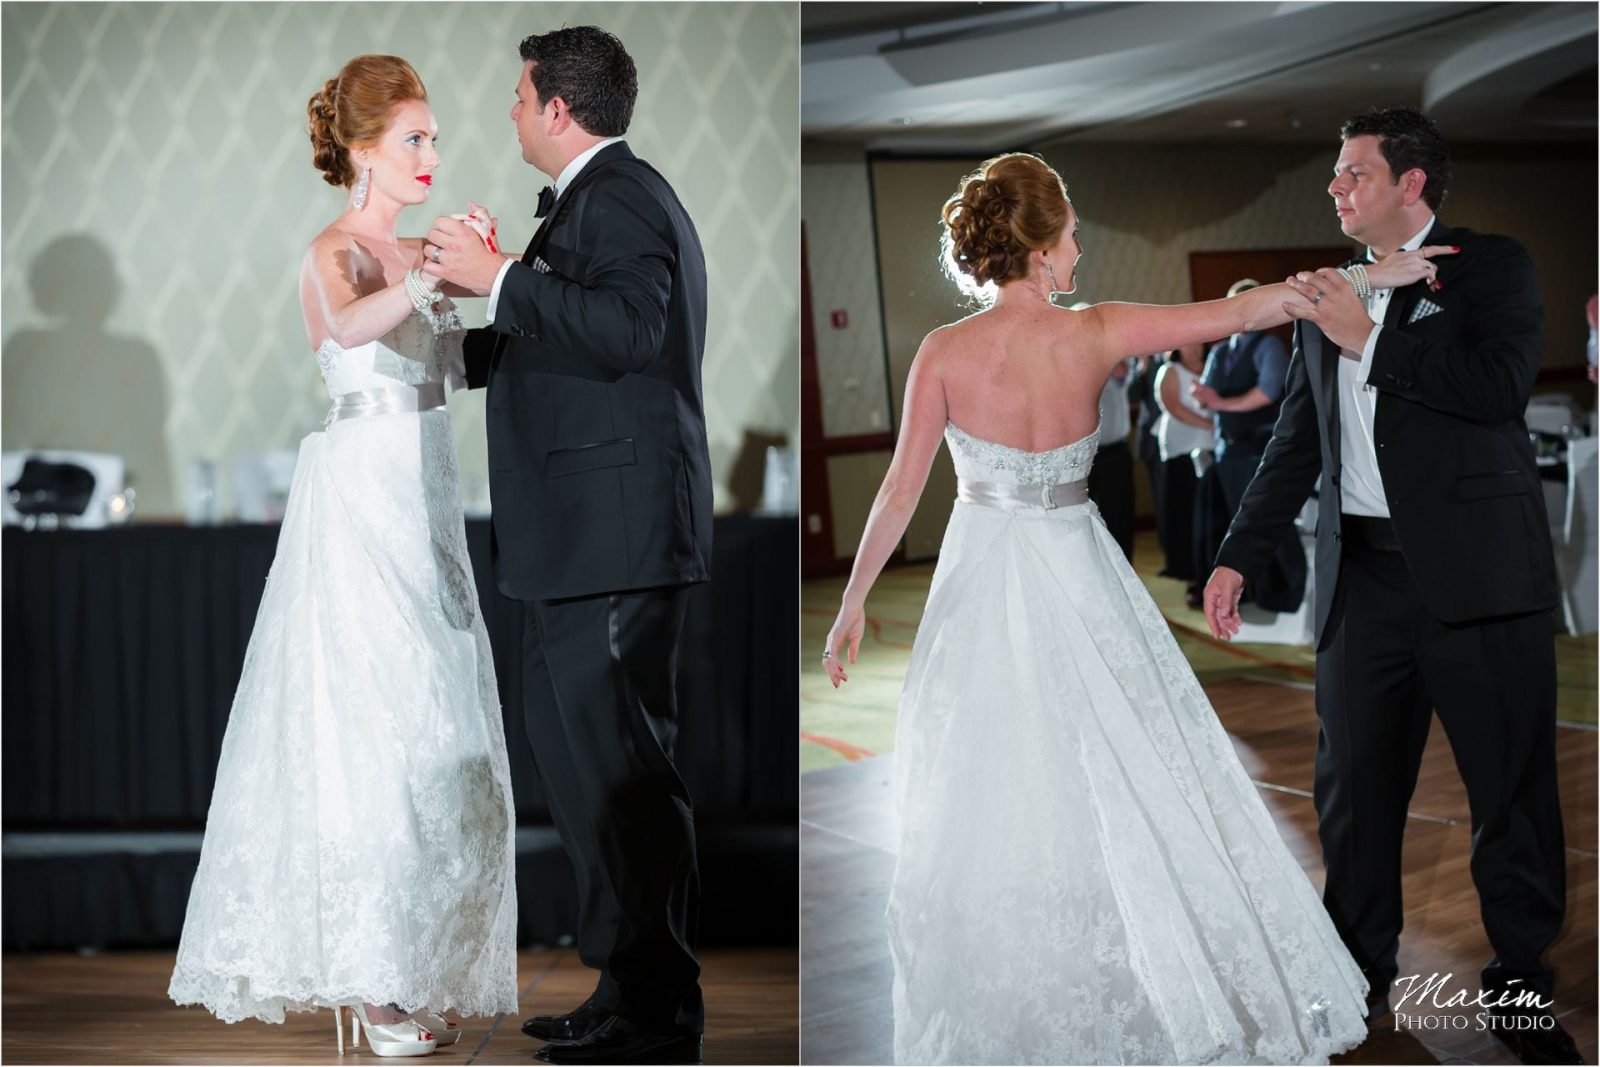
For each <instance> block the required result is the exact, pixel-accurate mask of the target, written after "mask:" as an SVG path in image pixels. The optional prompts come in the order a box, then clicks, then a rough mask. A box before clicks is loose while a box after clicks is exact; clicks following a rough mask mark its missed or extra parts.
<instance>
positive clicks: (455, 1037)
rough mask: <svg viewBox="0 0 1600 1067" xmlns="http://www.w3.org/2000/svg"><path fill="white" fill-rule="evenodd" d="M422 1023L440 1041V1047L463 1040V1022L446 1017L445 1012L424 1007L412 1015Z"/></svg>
mask: <svg viewBox="0 0 1600 1067" xmlns="http://www.w3.org/2000/svg"><path fill="white" fill-rule="evenodd" d="M412 1018H413V1019H415V1020H417V1022H419V1023H421V1024H422V1026H423V1028H424V1029H426V1030H428V1031H429V1032H430V1033H432V1034H433V1039H434V1040H435V1041H437V1042H438V1043H439V1047H440V1048H444V1047H445V1046H446V1045H453V1044H455V1043H456V1042H457V1041H460V1040H461V1024H460V1023H458V1022H455V1021H454V1020H451V1019H446V1018H445V1017H444V1015H443V1014H441V1013H440V1012H436V1011H428V1010H427V1009H426V1008H424V1009H423V1010H422V1011H419V1012H417V1013H416V1014H415V1015H413V1016H412Z"/></svg>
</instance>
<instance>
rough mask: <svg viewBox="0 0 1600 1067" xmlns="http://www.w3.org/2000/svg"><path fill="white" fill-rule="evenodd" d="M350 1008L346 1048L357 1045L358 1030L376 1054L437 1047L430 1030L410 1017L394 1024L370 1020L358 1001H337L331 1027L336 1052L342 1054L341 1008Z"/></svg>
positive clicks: (419, 1052) (426, 1050) (423, 1051)
mask: <svg viewBox="0 0 1600 1067" xmlns="http://www.w3.org/2000/svg"><path fill="white" fill-rule="evenodd" d="M345 1008H349V1009H350V1047H351V1048H353V1049H354V1048H360V1047H361V1031H362V1030H366V1032H367V1045H368V1047H370V1048H371V1049H372V1051H373V1052H374V1053H376V1054H377V1055H379V1056H426V1055H427V1054H428V1053H430V1052H432V1051H433V1050H434V1049H435V1048H437V1047H438V1045H439V1043H438V1042H437V1041H435V1040H434V1039H433V1033H432V1032H431V1031H430V1030H428V1028H427V1027H425V1026H423V1025H422V1024H421V1023H419V1022H417V1021H416V1020H414V1019H405V1020H403V1021H401V1022H397V1023H374V1022H369V1021H368V1019H367V1009H366V1006H365V1005H362V1004H341V1005H338V1006H336V1007H335V1008H334V1009H333V1028H334V1031H335V1032H336V1033H337V1034H338V1037H339V1055H341V1056H343V1055H344V1009H345Z"/></svg>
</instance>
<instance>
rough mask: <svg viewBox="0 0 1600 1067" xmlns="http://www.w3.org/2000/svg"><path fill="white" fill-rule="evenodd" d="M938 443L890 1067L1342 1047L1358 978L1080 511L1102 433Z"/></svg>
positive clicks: (1149, 618)
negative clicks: (948, 488) (938, 515)
mask: <svg viewBox="0 0 1600 1067" xmlns="http://www.w3.org/2000/svg"><path fill="white" fill-rule="evenodd" d="M945 436H946V443H947V444H948V446H949V448H950V453H951V455H952V457H953V458H954V460H955V468H956V473H957V475H958V477H959V480H960V496H959V499H958V501H957V503H956V504H955V508H954V512H953V514H952V515H951V518H950V523H949V527H948V529H947V530H946V533H945V538H944V544H943V548H942V549H941V550H940V554H939V564H938V568H937V569H936V571H935V573H934V577H933V582H932V586H931V588H930V590H929V594H928V603H927V608H926V611H925V613H924V615H923V618H922V622H921V625H920V627H919V629H918V631H917V638H916V644H915V646H914V649H913V652H912V655H911V662H910V666H909V668H908V670H907V673H906V679H905V686H904V692H903V694H902V698H901V705H900V718H899V726H898V731H897V742H896V746H897V749H898V752H897V755H896V760H895V781H894V792H895V801H896V804H895V807H896V814H897V821H898V827H897V833H898V859H897V863H896V867H895V872H894V877H893V882H892V886H891V889H890V895H889V909H888V920H889V932H890V941H891V950H892V953H893V957H894V990H893V996H894V1014H895V1019H894V1049H895V1058H896V1060H897V1061H898V1062H901V1063H969V1064H979V1063H1079V1064H1090V1063H1189V1064H1201V1063H1213V1062H1221V1063H1277V1064H1287V1063H1310V1062H1322V1061H1325V1060H1326V1058H1327V1057H1328V1056H1329V1055H1330V1054H1332V1053H1337V1052H1341V1051H1343V1050H1345V1049H1348V1048H1350V1047H1352V1046H1354V1045H1356V1044H1358V1043H1360V1042H1361V1041H1362V1040H1363V1039H1364V1038H1365V1037H1366V1034H1367V1028H1366V1023H1365V1010H1366V1009H1365V994H1366V980H1365V979H1364V978H1363V977H1362V974H1361V972H1360V969H1359V968H1358V967H1357V966H1356V964H1355V962H1354V961H1353V960H1352V959H1351V957H1350V955H1349V953H1348V952H1347V951H1346V950H1345V948H1344V946H1343V944H1341V942H1340V940H1339V937H1338V935H1337V934H1336V933H1335V931H1334V929H1333V925H1332V923H1331V922H1330V921H1329V919H1328V916H1327V914H1326V912H1325V911H1324V909H1323V906H1322V903H1321V902H1320V900H1319V899H1318V897H1317V894H1316V892H1315V890H1314V889H1313V888H1312V886H1311V884H1310V883H1309V882H1308V881H1307V879H1306V877H1305V875H1304V873H1303V872H1302V871H1301V869H1300V866H1299V864H1297V863H1296V862H1295V859H1294V857H1293V856H1291V855H1290V854H1289V851H1288V849H1287V848H1286V847H1285V846H1284V844H1283V842H1282V840H1281V839H1280V838H1279V837H1278V833H1277V831H1276V829H1275V828H1274V826H1273V822H1272V819H1271V817H1270V816H1269V814H1268V812H1267V809H1266V806H1265V805H1264V804H1263V802H1262V800H1261V798H1260V796H1259V795H1258V794H1257V791H1256V787H1255V786H1254V785H1253V784H1252V783H1251V781H1250V779H1249V777H1248V776H1247V775H1246V773H1245V771H1244V769H1243V767H1241V766H1240V764H1239V760H1238V758H1237V757H1236V756H1235V754H1234V751H1233V748H1232V747H1231V745H1230V743H1229V741H1228V737H1227V734H1226V733H1225V732H1224V731H1223V729H1222V727H1221V725H1220V724H1219V723H1218V721H1217V718H1216V715H1215V714H1214V712H1213V711H1212V708H1211V705H1210V703H1209V702H1208V701H1207V700H1206V696H1205V693H1204V692H1203V691H1202V690H1201V688H1200V685H1199V682H1198V681H1197V680H1196V679H1195V676H1194V672H1193V671H1192V670H1191V669H1190V668H1189V665H1188V663H1187V662H1186V661H1185V660H1184V658H1183V655H1182V653H1181V652H1180V651H1179V649H1178V646H1177V643H1176V642H1175V641H1174V640H1173V638H1172V635H1171V633H1170V632H1169V631H1168V628H1167V624H1166V622H1165V621H1164V620H1163V619H1162V617H1161V614H1160V612H1159V611H1158V610H1157V608H1156V606H1155V604H1154V602H1152V601H1151V599H1150V596H1149V594H1148V593H1147V592H1146V590H1145V589H1144V587H1143V586H1142V585H1141V584H1140V582H1139V579H1138V578H1137V577H1136V576H1135V575H1134V572H1133V570H1132V568H1131V567H1129V565H1128V563H1127V561H1126V560H1125V559H1124V557H1123V555H1122V552H1121V550H1120V549H1119V548H1118V547H1117V544H1116V542H1115V541H1114V540H1113V539H1112V537H1111V534H1110V533H1109V532H1108V531H1107V530H1106V527H1105V524H1104V523H1103V522H1102V521H1101V519H1100V516H1099V512H1098V510H1097V509H1096V508H1095V506H1094V505H1093V504H1092V503H1089V502H1088V500H1087V496H1086V493H1085V492H1084V489H1083V485H1082V484H1081V483H1082V481H1083V479H1085V478H1087V476H1088V474H1089V467H1090V464H1091V463H1092V462H1093V459H1094V453H1095V449H1096V447H1097V444H1098V439H1099V431H1098V430H1096V432H1095V433H1094V434H1091V435H1090V436H1089V437H1087V438H1084V439H1083V440H1081V441H1076V442H1074V443H1072V444H1069V445H1065V446H1063V447H1061V448H1057V449H1054V450H1052V451H1049V452H1038V453H1036V452H1024V451H1019V450H1017V449H1014V448H1008V447H1005V446H1002V445H998V444H994V443H992V442H988V441H983V440H980V439H978V438H975V437H972V436H971V435H969V434H967V433H964V432H963V431H962V430H961V429H960V428H959V427H957V426H955V425H953V424H952V425H950V426H949V427H948V429H947V431H946V435H945ZM1044 487H1050V488H1049V490H1048V491H1046V490H1045V488H1044Z"/></svg>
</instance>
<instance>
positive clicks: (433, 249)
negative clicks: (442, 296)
mask: <svg viewBox="0 0 1600 1067" xmlns="http://www.w3.org/2000/svg"><path fill="white" fill-rule="evenodd" d="M467 204H468V206H469V208H470V209H471V210H470V211H468V213H467V214H465V215H440V216H439V217H438V218H436V219H434V220H433V229H431V230H429V231H428V237H427V240H426V242H425V243H424V244H423V246H422V269H423V271H424V272H425V273H427V274H429V275H432V276H433V277H435V278H439V279H441V280H443V281H447V282H451V283H452V284H454V285H458V286H460V287H461V288H463V289H466V290H468V291H469V292H473V293H476V294H477V295H479V296H488V295H489V290H490V289H492V288H493V287H494V280H495V278H497V277H498V276H499V274H500V267H501V266H502V265H503V264H504V263H505V257H504V256H503V255H501V254H500V247H499V243H498V241H497V239H496V238H497V236H498V230H499V222H500V220H499V219H496V218H493V217H492V216H490V214H489V212H488V209H487V208H484V207H482V206H481V205H479V204H476V203H473V202H472V201H470V200H469V201H467Z"/></svg>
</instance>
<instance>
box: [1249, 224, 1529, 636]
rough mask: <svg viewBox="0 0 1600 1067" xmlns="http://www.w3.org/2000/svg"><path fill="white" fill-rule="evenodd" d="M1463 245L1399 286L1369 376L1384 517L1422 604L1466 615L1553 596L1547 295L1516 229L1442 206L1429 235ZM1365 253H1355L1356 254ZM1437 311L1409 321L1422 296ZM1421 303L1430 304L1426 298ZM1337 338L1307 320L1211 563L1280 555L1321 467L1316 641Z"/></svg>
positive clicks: (1333, 489) (1255, 561)
mask: <svg viewBox="0 0 1600 1067" xmlns="http://www.w3.org/2000/svg"><path fill="white" fill-rule="evenodd" d="M1423 244H1429V245H1457V246H1459V247H1460V249H1461V251H1460V252H1458V253H1455V254H1454V255H1445V256H1440V257H1439V258H1438V259H1436V260H1434V262H1435V263H1437V264H1438V266H1439V281H1440V283H1441V284H1442V285H1443V288H1442V289H1441V290H1440V291H1438V292H1432V291H1430V290H1429V289H1428V286H1427V284H1426V283H1425V282H1418V283H1416V284H1414V285H1410V286H1406V287H1405V288H1402V289H1398V290H1396V291H1395V292H1394V294H1393V296H1392V297H1391V298H1390V301H1389V307H1388V312H1387V314H1386V315H1385V317H1384V323H1383V328H1382V330H1381V331H1380V332H1379V335H1378V342H1377V347H1376V349H1375V350H1374V352H1373V357H1372V372H1371V375H1370V377H1369V378H1368V384H1370V385H1372V386H1374V387H1375V388H1377V389H1378V391H1379V393H1380V394H1381V395H1380V396H1379V397H1378V398H1377V401H1378V402H1377V412H1376V416H1375V419H1374V423H1373V438H1374V440H1375V442H1376V444H1377V460H1378V472H1379V474H1380V475H1381V476H1382V479H1383V487H1384V494H1385V496H1386V497H1387V498H1388V502H1389V516H1390V518H1391V520H1392V521H1393V522H1394V527H1395V533H1396V535H1397V536H1398V537H1399V539H1400V544H1401V548H1402V551H1403V554H1404V556H1405V560H1406V565H1407V567H1408V568H1409V570H1410V572H1411V577H1412V579H1413V580H1414V581H1415V583H1416V586H1417V591H1418V594H1419V595H1420V596H1421V598H1422V601H1423V603H1424V604H1425V605H1426V606H1427V608H1428V610H1429V611H1430V612H1432V613H1433V614H1434V615H1435V616H1436V617H1437V618H1439V619H1441V620H1443V621H1445V622H1465V621H1469V620H1474V619H1482V618H1489V617H1493V616H1497V615H1510V614H1516V613H1521V612H1528V611H1537V610H1542V609H1547V608H1550V607H1553V606H1554V605H1555V603H1556V599H1557V587H1556V578H1555V558H1554V552H1553V551H1552V549H1551V545H1550V531H1549V523H1548V521H1547V520H1546V518H1545V507H1544V496H1543V491H1542V489H1541V487H1540V484H1539V472H1538V469H1537V467H1536V465H1535V463H1534V452H1533V446H1532V444H1531V443H1530V442H1529V439H1528V429H1527V426H1526V425H1525V423H1524V422H1523V411H1524V409H1526V407H1527V405H1528V393H1529V391H1530V390H1531V389H1532V387H1533V380H1534V376H1535V374H1536V373H1537V372H1538V369H1539V358H1540V354H1541V352H1542V350H1543V325H1542V322H1543V314H1544V313H1543V308H1542V307H1541V305H1540V300H1539V286H1538V281H1537V279H1536V278H1535V277H1534V271H1533V262H1532V260H1530V259H1529V258H1528V253H1527V251H1526V250H1525V249H1524V248H1523V247H1522V245H1521V244H1519V243H1518V242H1517V241H1514V240H1512V239H1511V238H1509V237H1499V236H1494V235H1491V234H1478V233H1473V232H1472V231H1471V230H1465V229H1451V228H1449V227H1446V226H1444V225H1443V224H1441V223H1439V222H1438V221H1437V220H1435V222H1434V225H1433V228H1432V229H1431V230H1430V231H1429V232H1428V235H1427V237H1426V238H1424V240H1423ZM1352 262H1355V261H1352ZM1425 299H1426V300H1428V301H1431V302H1432V303H1433V304H1434V305H1435V306H1436V307H1438V308H1439V310H1438V311H1436V312H1433V313H1431V314H1428V315H1426V316H1424V317H1419V318H1417V319H1416V321H1412V317H1413V313H1414V312H1415V310H1416V309H1417V308H1418V305H1419V304H1420V303H1421V302H1422V301H1423V300H1425ZM1423 310H1427V309H1423ZM1340 358H1341V357H1340V355H1339V346H1338V345H1336V344H1334V343H1333V342H1332V341H1330V340H1328V338H1327V337H1326V336H1324V335H1323V333H1322V331H1321V330H1319V329H1317V328H1316V327H1315V326H1312V325H1310V324H1309V323H1306V322H1303V321H1302V322H1297V323H1296V324H1295V331H1294V351H1293V353H1292V355H1291V356H1290V360H1289V374H1288V386H1287V388H1286V390H1285V393H1284V401H1283V410H1282V411H1281V412H1280V413H1279V416H1278V421H1277V423H1276V425H1275V426H1274V427H1273V432H1272V440H1271V441H1270V442H1269V444H1268V445H1267V450H1266V454H1265V455H1264V456H1263V457H1262V459H1261V465H1260V466H1259V467H1258V468H1257V469H1256V474H1255V477H1254V479H1253V480H1252V481H1251V483H1250V488H1249V489H1248V490H1247V491H1246V492H1245V496H1244V500H1243V502H1242V504H1241V505H1240V508H1239V512H1238V514H1237V515H1236V516H1235V517H1234V520H1233V524H1232V525H1231V526H1230V527H1229V529H1228V536H1227V538H1226V539H1225V540H1224V541H1223V543H1222V547H1221V549H1220V550H1219V551H1218V553H1217V563H1218V564H1219V565H1222V566H1226V567H1231V568H1233V569H1234V570H1236V571H1239V572H1240V573H1241V574H1243V575H1245V577H1246V578H1247V579H1249V578H1254V577H1256V576H1257V575H1258V574H1259V573H1260V571H1261V570H1262V569H1263V568H1264V567H1265V565H1266V563H1267V562H1268V560H1269V559H1270V558H1271V555H1272V549H1273V545H1274V541H1273V536H1272V535H1273V534H1274V533H1275V532H1276V531H1277V530H1279V529H1281V528H1282V527H1283V526H1284V525H1286V524H1288V523H1292V522H1293V521H1294V517H1295V516H1296V515H1297V514H1298V513H1299V511H1300V508H1301V506H1302V505H1303V504H1304V503H1305V500H1306V497H1307V496H1308V495H1309V493H1310V491H1311V489H1312V488H1313V486H1314V485H1315V483H1316V481H1317V477H1318V475H1322V476H1323V481H1322V489H1321V493H1320V496H1319V500H1320V504H1321V507H1320V509H1319V512H1318V514H1319V519H1318V523H1317V556H1316V576H1317V581H1316V589H1317V593H1316V605H1315V610H1316V615H1315V618H1316V635H1317V645H1318V647H1319V648H1320V647H1321V645H1322V642H1323V636H1324V629H1325V627H1326V624H1327V621H1328V613H1329V610H1330V609H1331V608H1332V606H1333V597H1334V591H1335V589H1336V587H1337V585H1338V575H1339V549H1340V545H1339V541H1340V530H1339V522H1340V520H1339V513H1340V504H1341V499H1342V496H1341V492H1340V486H1339V471H1340V454H1339V453H1340V440H1339V418H1340V413H1339V374H1338V364H1339V359H1340Z"/></svg>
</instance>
